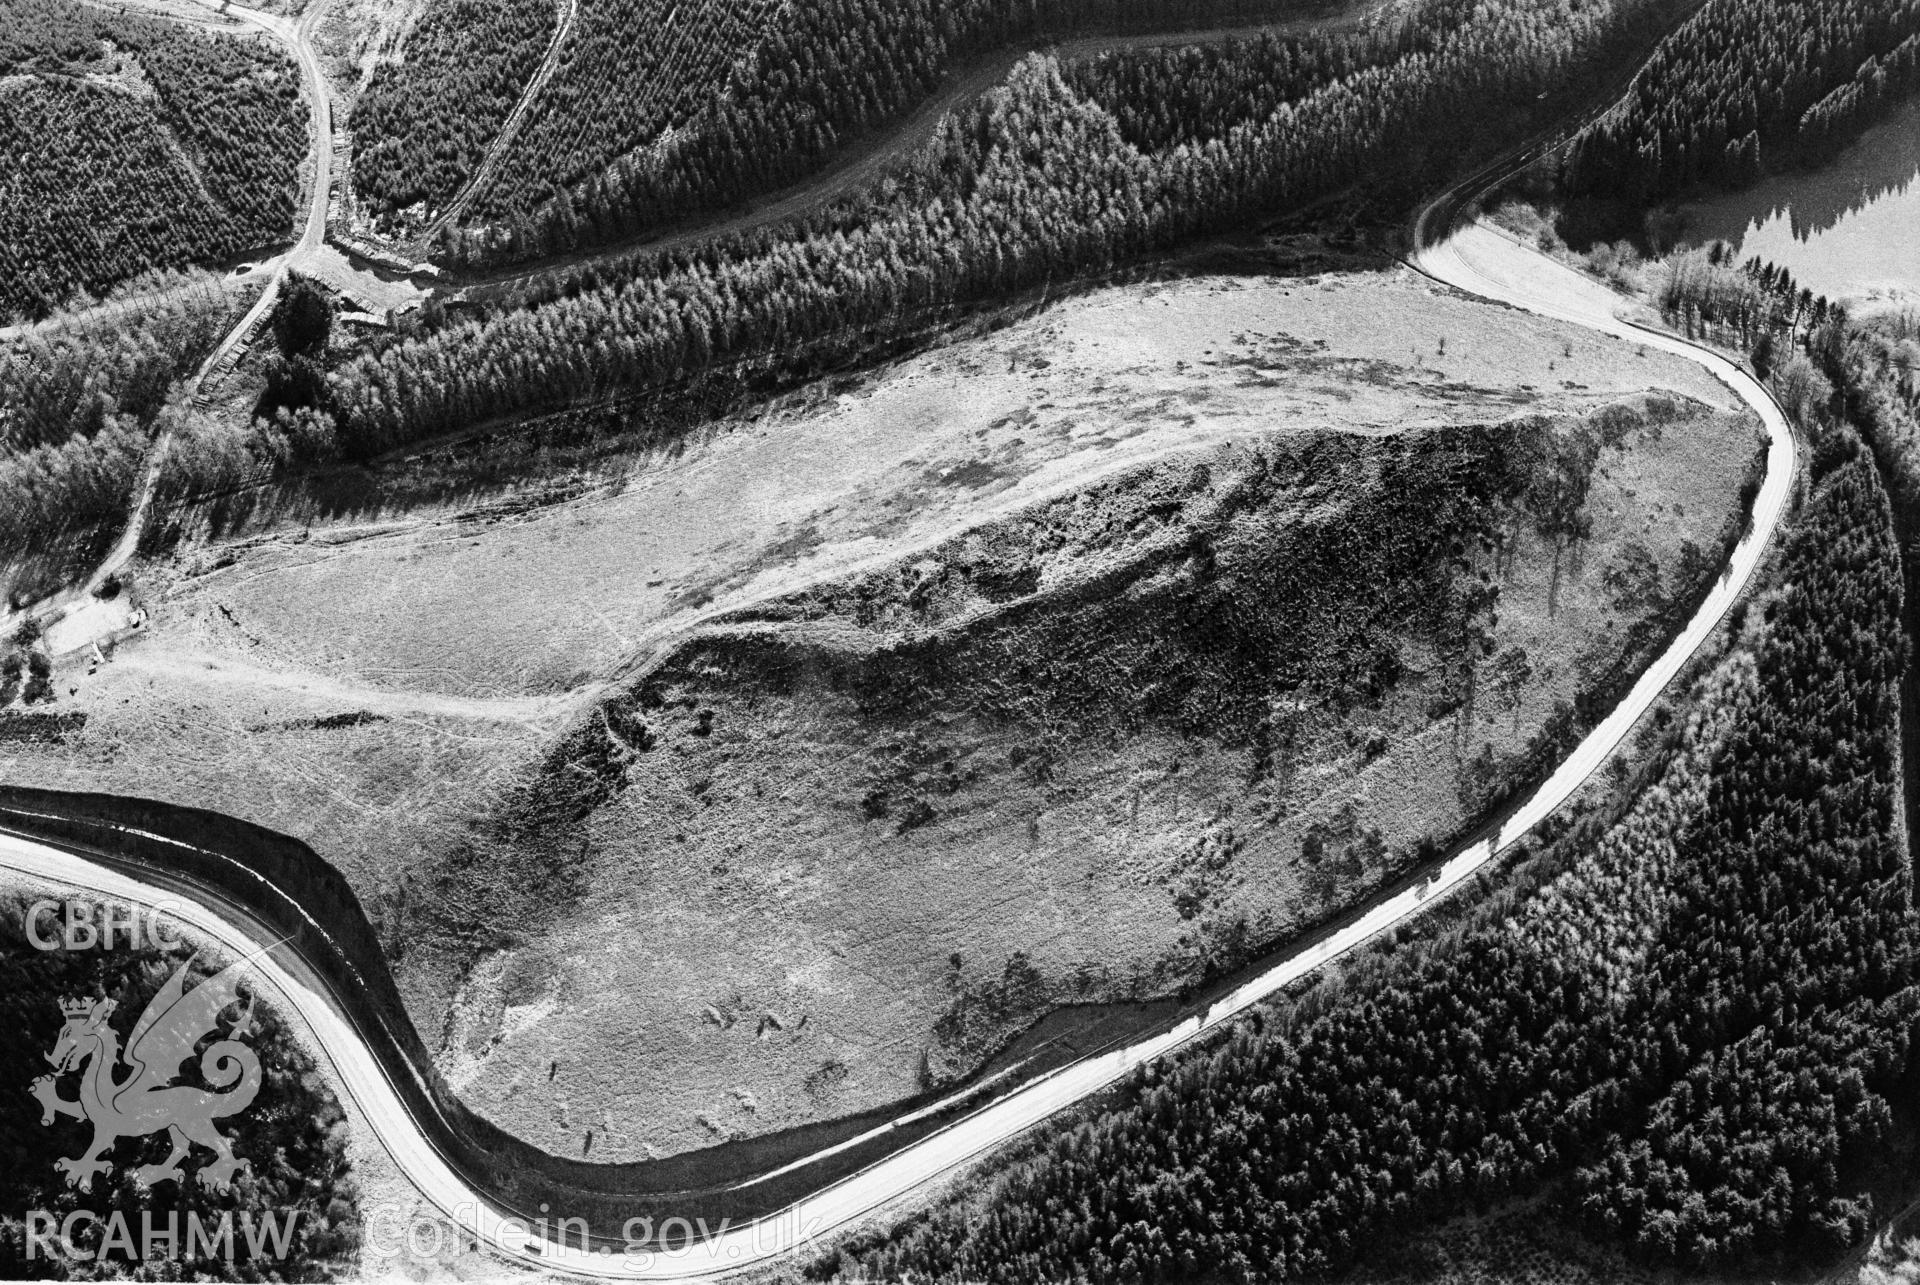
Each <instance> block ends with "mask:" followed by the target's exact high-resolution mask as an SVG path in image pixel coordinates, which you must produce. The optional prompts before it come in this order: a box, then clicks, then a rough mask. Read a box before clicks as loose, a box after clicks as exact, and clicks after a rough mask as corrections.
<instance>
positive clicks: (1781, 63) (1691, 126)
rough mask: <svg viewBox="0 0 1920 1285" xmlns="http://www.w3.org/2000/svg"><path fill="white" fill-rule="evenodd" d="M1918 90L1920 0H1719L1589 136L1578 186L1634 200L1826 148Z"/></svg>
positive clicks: (1746, 173) (1573, 184)
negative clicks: (1878, 111)
mask: <svg viewBox="0 0 1920 1285" xmlns="http://www.w3.org/2000/svg"><path fill="white" fill-rule="evenodd" d="M1915 88H1920V0H1711V2H1710V3H1709V4H1707V5H1706V7H1705V8H1703V9H1701V11H1700V12H1699V14H1697V15H1696V16H1695V17H1694V18H1693V19H1691V20H1690V21H1688V22H1687V23H1686V24H1685V25H1684V26H1683V27H1682V28H1681V29H1680V30H1679V31H1677V32H1675V33H1674V35H1673V36H1672V37H1670V38H1669V39H1667V40H1666V41H1665V42H1663V43H1662V44H1661V46H1660V47H1659V49H1658V50H1656V51H1655V53H1654V56H1653V57H1652V59H1650V60H1649V61H1648V63H1647V65H1646V66H1645V67H1643V68H1642V69H1641V71H1640V74H1639V75H1638V76H1636V77H1635V78H1634V82H1633V88H1632V89H1631V90H1630V91H1629V93H1628V95H1627V97H1626V100H1625V101H1624V102H1623V103H1621V105H1620V106H1619V107H1618V108H1616V109H1615V110H1614V111H1612V112H1609V113H1608V114H1607V115H1606V116H1605V117H1604V118H1602V119H1601V120H1600V121H1598V122H1596V123H1595V124H1594V125H1593V126H1592V127H1591V128H1589V129H1588V130H1587V131H1585V132H1584V133H1583V134H1582V135H1581V136H1580V138H1579V140H1578V141H1577V145H1576V146H1575V148H1574V150H1573V153H1572V155H1571V157H1570V158H1569V160H1568V163H1567V170H1566V181H1567V186H1568V188H1569V190H1570V191H1572V192H1573V193H1574V194H1576V195H1579V194H1587V193H1598V194H1604V195H1607V196H1610V197H1617V198H1621V199H1624V200H1628V201H1630V202H1635V203H1638V202H1641V201H1645V200H1647V199H1652V198H1659V197H1665V196H1668V195H1671V194H1673V193H1677V192H1683V191H1686V190H1687V189H1689V188H1692V187H1696V186H1698V185H1701V184H1711V183H1729V182H1732V183H1740V182H1746V181H1748V180H1751V179H1753V178H1756V177H1758V176H1759V175H1760V173H1761V172H1762V171H1763V170H1765V169H1766V168H1768V167H1769V166H1770V165H1774V164H1776V163H1778V162H1782V161H1789V162H1790V161H1792V160H1793V159H1795V158H1796V157H1799V156H1806V155H1812V156H1821V155H1824V154H1825V149H1827V148H1829V147H1830V146H1831V145H1832V144H1833V142H1834V141H1835V140H1836V139H1839V138H1841V137H1843V136H1845V135H1846V134H1850V133H1852V132H1854V131H1856V130H1858V129H1859V128H1860V127H1861V126H1863V125H1864V124H1866V122H1867V121H1868V120H1869V119H1870V118H1871V116H1872V113H1873V112H1874V111H1875V110H1876V109H1878V108H1879V107H1880V106H1881V105H1882V104H1883V103H1885V102H1887V101H1889V100H1890V99H1892V98H1894V97H1897V96H1900V95H1902V94H1905V93H1910V92H1912V91H1913V90H1914V89H1915Z"/></svg>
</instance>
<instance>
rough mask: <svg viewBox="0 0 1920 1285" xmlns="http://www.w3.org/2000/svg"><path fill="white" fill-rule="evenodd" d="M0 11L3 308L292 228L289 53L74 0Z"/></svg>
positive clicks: (293, 90) (251, 243)
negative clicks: (2, 32)
mask: <svg viewBox="0 0 1920 1285" xmlns="http://www.w3.org/2000/svg"><path fill="white" fill-rule="evenodd" d="M7 25H8V27H9V32H8V35H7V36H6V37H5V38H4V39H6V40H7V41H8V42H9V43H7V44H0V74H7V73H6V71H5V68H7V67H12V68H13V69H14V71H15V72H17V73H19V74H22V75H24V76H25V77H26V79H25V80H24V81H22V82H17V83H14V84H12V85H9V86H8V87H7V88H6V89H5V90H4V91H3V92H0V156H4V157H7V158H9V163H8V164H7V166H6V167H5V169H4V171H0V316H4V315H5V314H7V313H29V314H32V315H34V316H41V315H45V314H46V313H47V312H48V311H49V310H51V309H52V308H54V307H56V306H58V305H60V304H61V303H63V302H65V301H66V300H68V299H69V298H70V297H72V296H73V295H74V293H75V292H76V291H82V290H85V291H92V292H96V293H98V292H101V291H104V290H106V289H108V288H109V287H111V286H113V285H114V284H115V283H117V282H119V281H122V280H125V279H127V278H129V277H133V276H136V275H138V274H139V273H141V272H144V271H147V270H149V269H152V268H179V267H184V266H187V265H189V264H195V263H211V262H217V261H219V260H222V259H225V258H229V257H232V256H235V255H238V254H241V253H243V252H245V251H247V250H250V249H253V248H255V247H258V246H262V245H267V244H270V243H273V242H277V241H284V240H286V239H287V238H288V236H289V234H290V232H291V229H292V224H293V213H294V205H295V202H296V200H297V198H298V196H299V165H300V159H301V157H302V156H303V155H304V153H305V149H306V123H307V121H306V108H305V106H304V105H303V103H302V102H301V99H300V92H299V79H298V74H297V72H296V70H295V68H294V66H293V64H292V63H291V62H290V61H289V60H288V59H287V58H286V56H285V55H284V54H282V53H280V52H279V51H278V50H276V49H274V48H272V47H270V46H268V45H266V44H264V43H261V42H258V41H255V40H253V39H251V38H245V39H243V38H236V37H232V36H226V35H216V34H213V33H210V32H204V31H199V30H196V29H194V28H191V27H187V26H184V25H182V24H179V23H167V22H162V21H160V20H157V19H151V18H143V17H139V16H137V15H133V14H118V13H112V12H109V11H107V10H105V9H103V8H96V7H94V6H90V5H82V4H79V3H75V2H73V0H33V2H32V3H31V4H29V5H27V6H26V9H25V21H24V22H23V24H22V25H21V27H20V28H19V29H17V30H15V29H13V10H12V9H11V8H9V10H8V16H7ZM76 72H86V73H88V74H89V76H92V77H107V76H112V77H115V78H118V79H117V82H116V83H104V82H103V81H102V80H100V79H90V78H83V77H81V76H79V75H76V74H74V73H76Z"/></svg>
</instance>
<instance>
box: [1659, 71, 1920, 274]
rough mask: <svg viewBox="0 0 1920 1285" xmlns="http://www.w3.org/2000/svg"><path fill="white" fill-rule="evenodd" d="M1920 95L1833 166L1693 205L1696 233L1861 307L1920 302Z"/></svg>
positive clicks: (1690, 234)
mask: <svg viewBox="0 0 1920 1285" xmlns="http://www.w3.org/2000/svg"><path fill="white" fill-rule="evenodd" d="M1916 180H1920V99H1916V100H1911V101H1909V102H1908V103H1907V104H1906V105H1905V106H1904V107H1902V108H1900V109H1899V110H1898V111H1896V112H1895V113H1894V114H1893V115H1892V116H1891V117H1889V118H1888V119H1887V120H1886V121H1884V122H1882V123H1881V124H1879V125H1876V126H1875V127H1874V128H1873V129H1871V130H1869V131H1868V132H1867V133H1865V134H1863V135H1862V136H1861V137H1860V138H1859V139H1858V140H1857V141H1856V142H1855V143H1854V144H1853V145H1852V146H1850V147H1848V148H1846V149H1845V150H1844V151H1842V152H1841V153H1840V154H1839V155H1838V156H1836V157H1835V158H1834V160H1833V162H1832V163H1831V164H1829V165H1825V166H1822V167H1821V168H1820V169H1818V170H1814V171H1811V172H1808V173H1802V174H1786V175H1777V176H1774V177H1771V178H1768V179H1766V180H1764V181H1762V182H1760V183H1756V184H1755V185H1754V186H1752V187H1750V188H1748V189H1747V190H1746V191H1744V192H1735V193H1732V194H1730V195H1726V196H1721V197H1716V198H1714V199H1713V200H1711V201H1703V202H1698V203H1695V204H1693V205H1689V206H1687V207H1686V213H1687V215H1688V216H1689V218H1690V220H1691V221H1690V223H1689V226H1688V228H1687V234H1686V239H1687V240H1689V241H1694V242H1698V243H1700V244H1703V245H1704V244H1707V243H1709V242H1711V241H1714V240H1716V239H1718V240H1725V241H1727V242H1729V243H1731V244H1732V245H1734V246H1735V247H1736V248H1737V250H1738V256H1739V258H1740V259H1741V260H1745V259H1746V258H1747V257H1748V256H1749V255H1756V254H1757V255H1759V256H1760V257H1761V258H1762V259H1770V260H1772V261H1773V262H1775V263H1779V264H1784V265H1785V266H1786V267H1787V269H1788V270H1789V271H1790V272H1792V273H1793V275H1794V276H1795V277H1796V278H1798V279H1799V281H1800V283H1801V284H1802V285H1805V286H1808V287H1810V288H1811V289H1812V290H1813V292H1814V293H1815V294H1824V295H1826V296H1827V297H1829V298H1832V299H1844V300H1846V301H1847V302H1848V303H1849V304H1850V305H1852V306H1853V307H1854V308H1855V310H1856V311H1868V310H1877V309H1879V308H1884V307H1889V306H1913V305H1920V181H1916Z"/></svg>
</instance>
